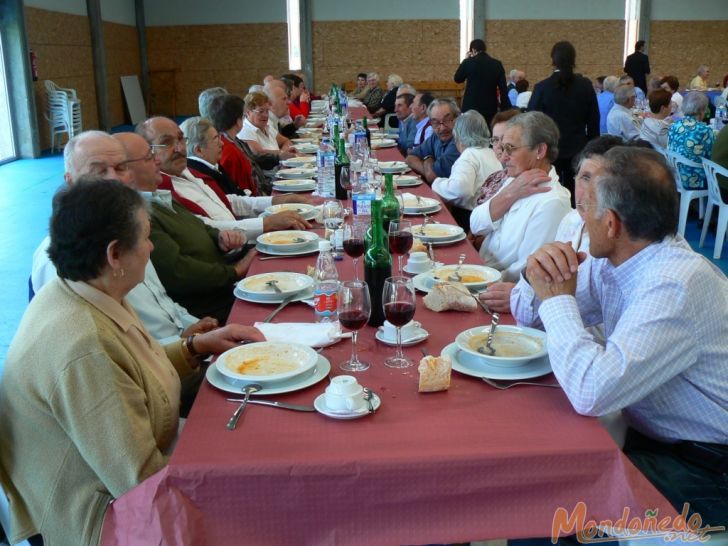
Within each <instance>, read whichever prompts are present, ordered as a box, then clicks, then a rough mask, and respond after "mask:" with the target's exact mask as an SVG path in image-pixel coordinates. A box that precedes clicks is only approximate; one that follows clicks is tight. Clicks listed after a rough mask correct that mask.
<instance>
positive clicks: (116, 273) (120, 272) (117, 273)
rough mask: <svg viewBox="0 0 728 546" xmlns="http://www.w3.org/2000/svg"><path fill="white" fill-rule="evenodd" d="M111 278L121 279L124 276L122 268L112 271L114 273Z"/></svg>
mask: <svg viewBox="0 0 728 546" xmlns="http://www.w3.org/2000/svg"><path fill="white" fill-rule="evenodd" d="M111 276H112V277H114V278H117V277H123V276H124V268H123V267H122V268H120V269H119V270H118V271H117V270H116V269H114V272H113V273H112V274H111Z"/></svg>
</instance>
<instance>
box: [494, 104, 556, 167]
mask: <svg viewBox="0 0 728 546" xmlns="http://www.w3.org/2000/svg"><path fill="white" fill-rule="evenodd" d="M506 127H507V128H508V129H510V128H511V127H520V128H521V131H522V133H521V139H522V140H523V143H524V144H525V145H526V146H528V147H529V148H531V149H533V148H535V147H536V146H538V145H539V144H542V143H543V144H546V159H548V160H549V162H550V163H553V162H554V161H556V158H557V157H559V128H558V126H557V125H556V122H554V120H552V119H551V118H550V117H549V116H547V115H546V114H544V113H543V112H537V111H533V112H526V113H525V114H520V115H518V116H516V117H514V118H511V120H510V121H509V122H508V125H507V126H506Z"/></svg>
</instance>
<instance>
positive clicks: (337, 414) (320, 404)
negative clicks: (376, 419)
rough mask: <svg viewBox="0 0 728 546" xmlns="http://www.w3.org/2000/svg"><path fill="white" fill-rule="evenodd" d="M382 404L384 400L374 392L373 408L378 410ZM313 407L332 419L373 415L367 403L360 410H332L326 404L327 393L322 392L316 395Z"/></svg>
mask: <svg viewBox="0 0 728 546" xmlns="http://www.w3.org/2000/svg"><path fill="white" fill-rule="evenodd" d="M381 405H382V400H381V399H380V398H379V396H377V395H376V393H372V408H374V411H377V410H378V409H379V406H381ZM313 407H314V408H316V411H317V412H319V413H321V414H323V415H325V416H326V417H331V418H332V419H359V418H360V417H366V416H367V415H371V414H370V413H369V407H368V406H366V405H365V406H364V407H363V408H362V409H361V410H359V411H338V410H331V409H329V407H328V406H327V405H326V393H322V394H320V395H318V396H317V397H316V400H314V401H313Z"/></svg>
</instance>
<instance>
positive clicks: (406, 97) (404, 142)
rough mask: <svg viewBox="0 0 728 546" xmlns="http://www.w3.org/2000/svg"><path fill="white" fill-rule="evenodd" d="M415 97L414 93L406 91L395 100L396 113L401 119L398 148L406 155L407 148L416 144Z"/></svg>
mask: <svg viewBox="0 0 728 546" xmlns="http://www.w3.org/2000/svg"><path fill="white" fill-rule="evenodd" d="M414 99H415V96H414V95H410V94H409V93H404V94H402V95H399V96H398V97H397V99H396V100H395V101H394V113H395V114H396V115H397V119H398V120H399V129H398V135H399V138H398V139H397V148H398V149H399V151H400V153H401V154H402V155H404V156H406V155H407V150H409V149H411V148H412V147H413V146H414V144H415V133H416V132H417V123H416V122H415V120H414V118H413V117H412V102H413V101H414Z"/></svg>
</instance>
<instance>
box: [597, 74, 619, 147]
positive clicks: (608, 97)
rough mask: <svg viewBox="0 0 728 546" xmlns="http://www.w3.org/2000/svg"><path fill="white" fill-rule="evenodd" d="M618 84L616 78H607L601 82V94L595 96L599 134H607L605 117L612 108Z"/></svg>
mask: <svg viewBox="0 0 728 546" xmlns="http://www.w3.org/2000/svg"><path fill="white" fill-rule="evenodd" d="M618 83H619V78H618V77H617V76H607V77H606V78H604V81H603V82H602V92H601V93H599V94H598V95H597V106H598V107H599V132H600V133H601V134H602V135H604V134H606V133H607V116H608V115H609V111H610V110H611V109H612V107H613V106H614V90H615V89H616V87H617V84H618Z"/></svg>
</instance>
